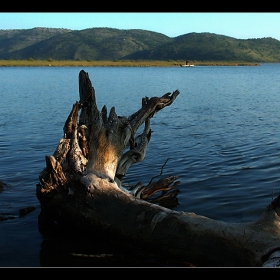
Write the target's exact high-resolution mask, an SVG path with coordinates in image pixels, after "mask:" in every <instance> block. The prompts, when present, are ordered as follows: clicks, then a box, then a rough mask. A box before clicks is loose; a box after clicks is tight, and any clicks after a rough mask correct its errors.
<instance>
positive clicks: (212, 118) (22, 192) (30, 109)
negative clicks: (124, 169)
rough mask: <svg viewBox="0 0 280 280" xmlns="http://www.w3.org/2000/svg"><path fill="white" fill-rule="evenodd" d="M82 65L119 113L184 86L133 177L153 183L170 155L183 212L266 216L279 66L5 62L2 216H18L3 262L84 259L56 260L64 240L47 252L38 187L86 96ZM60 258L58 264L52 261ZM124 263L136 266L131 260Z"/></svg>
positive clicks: (274, 182)
mask: <svg viewBox="0 0 280 280" xmlns="http://www.w3.org/2000/svg"><path fill="white" fill-rule="evenodd" d="M82 69H84V70H85V71H86V72H88V73H89V77H90V79H91V82H92V85H93V87H94V88H95V92H96V98H97V105H98V107H99V109H100V110H101V108H102V106H103V105H106V106H107V108H108V111H109V109H110V108H111V107H112V106H115V107H116V112H117V114H118V115H125V116H129V115H130V114H132V113H134V112H135V111H137V110H138V109H139V108H140V107H141V99H142V97H145V96H148V97H152V96H162V95H163V94H165V93H167V92H173V91H175V90H176V89H178V90H179V91H180V95H179V96H178V97H177V99H176V100H175V101H174V103H173V104H172V105H171V106H170V107H166V108H164V109H163V110H162V111H160V112H158V113H157V114H156V115H155V116H154V118H153V119H152V121H151V127H152V130H153V133H152V138H151V141H150V143H149V146H148V151H147V154H146V158H145V159H144V161H143V162H141V163H139V164H135V165H134V166H132V167H131V168H130V170H129V171H128V174H127V175H126V177H125V178H126V179H125V182H127V183H129V184H132V185H135V184H136V183H138V182H140V181H141V182H143V183H144V184H147V183H148V182H149V181H150V179H151V178H152V177H154V176H156V175H158V174H160V173H161V169H162V166H163V165H164V163H165V162H166V160H167V159H168V161H167V163H166V165H165V166H164V169H163V175H178V176H179V180H180V181H181V183H180V185H178V189H179V190H180V192H179V194H178V202H179V204H178V205H177V206H176V207H175V210H178V211H186V212H195V213H196V214H199V215H203V216H207V217H209V218H212V219H218V220H223V221H225V222H247V221H253V220H255V219H257V218H258V217H259V216H260V215H261V214H262V213H263V211H264V210H265V208H266V206H268V205H269V203H270V202H271V200H272V199H273V198H275V197H276V196H277V195H278V194H279V193H280V110H279V109H280V79H279V77H280V65H279V64H263V65H261V66H255V67H246V66H244V67H243V66H239V67H219V66H214V67H207V66H203V67H198V66H196V67H191V68H182V67H147V68H146V67H139V68H138V67H120V68H119V67H88V68H87V67H86V68H79V67H65V68H64V67H61V68H60V67H59V68H53V67H45V68H43V67H42V68H41V67H38V68H37V67H34V68H33V67H23V68H21V67H15V68H14V67H3V68H0V85H1V87H0V97H1V102H0V111H1V115H0V167H1V168H0V180H1V181H3V182H5V183H6V184H7V185H6V186H4V189H3V191H2V192H1V193H0V215H1V214H2V215H3V214H4V215H6V216H7V217H9V219H7V220H4V221H0V233H1V238H0V266H8V267H10V266H12V267H15V266H17V267H19V266H27V267H30V266H35V267H36V266H70V265H71V266H80V265H82V264H83V263H82V264H81V263H78V260H77V262H75V261H73V260H71V261H69V262H68V263H64V262H63V261H62V260H61V259H59V258H57V259H56V258H55V256H54V255H55V254H56V253H57V252H58V251H59V250H60V251H61V250H62V249H61V248H60V249H57V246H58V245H57V244H55V243H51V245H52V246H53V249H52V250H51V249H50V250H49V251H48V250H47V251H48V252H47V253H46V247H48V248H50V246H48V244H47V245H45V242H46V240H44V238H43V236H42V235H41V233H40V232H39V231H38V215H39V213H40V203H39V202H38V200H37V198H36V193H35V189H36V184H37V183H38V176H39V174H40V172H41V171H42V169H43V168H44V167H45V155H50V154H53V152H54V150H55V149H56V146H57V144H58V142H59V140H60V139H61V138H62V137H63V125H64V123H65V120H66V118H67V116H68V114H69V113H70V111H71V109H72V105H73V104H74V103H75V102H76V101H77V100H78V99H79V92H78V86H79V85H78V75H79V72H80V70H82ZM139 132H141V131H139ZM29 206H34V207H36V209H35V210H34V211H32V212H31V213H29V214H27V215H25V216H23V217H21V216H20V215H19V209H22V208H25V207H29ZM11 217H13V218H11ZM66 245H69V243H66ZM66 245H65V246H66ZM76 251H78V249H77V248H76ZM50 256H51V257H52V258H53V259H55V261H53V263H52V262H50V261H49V262H48V261H46V260H47V259H48V257H50ZM84 264H85V263H84ZM117 264H118V265H124V266H126V264H127V259H124V260H123V262H121V263H117ZM117 264H116V263H115V265H117ZM86 265H87V266H102V265H105V266H106V262H103V264H102V262H98V263H96V262H92V263H87V264H86ZM108 265H109V264H108ZM110 265H111V264H110ZM113 265H114V263H113Z"/></svg>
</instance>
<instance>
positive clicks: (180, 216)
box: [36, 70, 280, 267]
mask: <svg viewBox="0 0 280 280" xmlns="http://www.w3.org/2000/svg"><path fill="white" fill-rule="evenodd" d="M79 95H80V96H79V97H80V100H79V101H78V102H76V103H75V104H74V105H73V108H72V110H71V112H70V114H69V116H68V118H67V120H66V122H65V125H64V128H63V131H64V136H63V138H62V139H61V140H60V142H59V144H58V146H57V148H56V149H55V151H54V153H53V155H48V156H46V167H45V168H44V169H43V170H42V172H41V173H40V175H39V180H40V183H39V184H38V185H37V188H36V194H37V197H38V199H39V201H40V204H41V212H44V214H46V215H48V216H49V217H50V218H51V219H53V220H54V221H55V222H56V223H57V224H60V225H62V226H65V227H69V228H70V229H71V228H72V229H78V230H79V231H81V232H83V231H84V232H89V233H90V234H91V235H92V237H93V238H94V234H95V233H96V232H104V233H106V234H109V235H111V236H114V238H115V240H116V241H122V242H129V243H131V244H135V245H137V246H141V247H143V248H146V249H147V251H150V252H152V253H156V254H158V255H160V256H163V257H166V258H169V259H176V260H180V261H183V262H189V263H192V264H195V265H196V266H220V267H221V266H227V267H229V266H234V267H236V266H243V267H244V266H246V267H255V266H277V264H278V263H279V259H277V257H278V255H279V253H278V251H279V250H280V219H279V211H280V196H278V197H277V198H276V199H274V200H273V201H272V203H271V204H270V205H269V206H268V207H267V208H266V209H265V210H264V213H263V214H262V215H261V217H259V219H258V220H257V221H253V222H249V223H226V222H222V221H217V220H213V219H209V218H207V217H205V216H199V215H196V214H195V213H190V212H178V211H175V210H172V209H170V208H169V207H166V205H167V204H164V203H166V202H167V201H169V202H170V201H171V202H172V201H173V202H174V201H176V199H177V194H178V190H177V189H176V186H177V185H178V184H179V183H180V181H178V176H169V177H163V176H161V178H160V179H159V180H158V181H156V182H153V179H155V178H156V177H157V176H155V177H154V178H152V179H151V180H150V182H148V184H147V185H142V184H141V183H137V184H135V185H134V187H132V188H129V189H128V188H127V187H125V186H123V185H122V180H123V178H124V177H125V175H126V174H127V172H128V169H129V167H130V166H131V165H133V164H136V163H139V162H141V161H142V160H143V159H144V158H145V154H146V151H147V147H148V143H149V141H150V140H151V135H152V130H151V127H150V126H151V119H152V117H153V116H154V115H155V114H156V113H157V112H159V111H160V110H162V109H163V108H165V107H166V106H169V105H171V104H172V103H173V102H174V101H175V99H176V98H177V96H178V95H179V91H178V90H175V91H174V92H173V93H166V94H164V95H163V96H161V97H152V98H148V97H145V98H143V99H142V106H141V108H140V109H139V110H138V111H137V112H135V113H134V114H132V115H130V116H128V117H123V116H122V117H121V116H118V115H117V114H116V112H115V108H114V107H113V108H111V110H110V112H109V115H107V108H106V106H104V107H103V108H102V110H101V111H99V110H98V108H97V105H96V99H95V90H94V88H93V86H92V84H91V81H90V79H89V76H88V73H86V72H85V71H83V70H82V71H80V73H79ZM141 127H143V129H142V133H141V134H139V135H137V136H136V133H137V131H138V129H139V128H141Z"/></svg>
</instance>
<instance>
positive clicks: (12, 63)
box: [0, 59, 261, 67]
mask: <svg viewBox="0 0 280 280" xmlns="http://www.w3.org/2000/svg"><path fill="white" fill-rule="evenodd" d="M181 64H185V61H149V60H147V61H130V60H129V61H125V60H124V61H122V60H120V61H119V60H118V61H107V60H106V61H91V60H51V61H50V60H32V59H28V60H0V67H180V65H181ZM191 64H193V65H194V67H195V66H260V65H261V64H260V63H255V62H235V61H232V62H226V61H222V62H221V61H208V62H205V61H192V63H191Z"/></svg>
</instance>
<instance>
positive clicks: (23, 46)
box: [0, 28, 280, 65]
mask: <svg viewBox="0 0 280 280" xmlns="http://www.w3.org/2000/svg"><path fill="white" fill-rule="evenodd" d="M1 59H2V60H26V61H29V63H31V62H32V61H33V62H32V63H33V64H34V61H87V62H88V63H89V64H90V65H92V62H93V61H94V62H95V63H96V62H98V61H103V64H104V61H111V63H112V62H114V63H116V62H118V63H119V64H121V63H122V62H123V63H124V62H125V63H126V64H129V63H132V64H133V63H134V62H137V64H139V63H141V62H142V64H144V65H146V64H147V63H148V64H149V61H153V62H155V61H165V62H168V63H170V65H176V64H179V63H184V62H185V61H186V60H190V61H191V62H193V63H195V62H200V63H205V62H207V63H211V62H212V63H222V62H224V61H227V62H229V61H230V62H235V63H242V62H250V63H264V62H280V41H278V40H276V39H273V38H258V39H246V40H244V39H235V38H232V37H228V36H223V35H217V34H212V33H189V34H185V35H181V36H178V37H175V38H170V37H168V36H166V35H164V34H160V33H156V32H152V31H146V30H139V29H131V30H120V29H114V28H89V29H84V30H80V31H77V30H69V29H61V28H57V29H56V28H32V29H11V30H0V60H1ZM196 64H197V63H196ZM1 65H3V61H2V63H1Z"/></svg>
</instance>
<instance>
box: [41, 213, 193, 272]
mask: <svg viewBox="0 0 280 280" xmlns="http://www.w3.org/2000/svg"><path fill="white" fill-rule="evenodd" d="M38 226H39V231H40V233H41V234H42V235H43V241H42V244H41V251H40V263H41V267H190V266H193V265H192V264H190V263H188V262H183V261H178V260H169V259H168V258H166V257H162V256H159V255H157V254H155V253H151V252H149V251H148V250H145V249H143V248H142V247H141V248H140V247H138V246H135V245H132V244H131V243H130V242H128V241H126V240H120V239H116V238H115V236H113V235H109V234H108V233H104V232H95V233H87V232H83V233H81V232H78V231H77V230H75V229H73V228H69V226H67V227H66V226H63V227H62V226H59V225H58V224H57V223H56V222H54V221H53V220H52V219H51V218H50V217H49V216H47V215H46V214H45V213H44V211H41V213H40V214H39V216H38ZM159 238H160V237H159Z"/></svg>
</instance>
